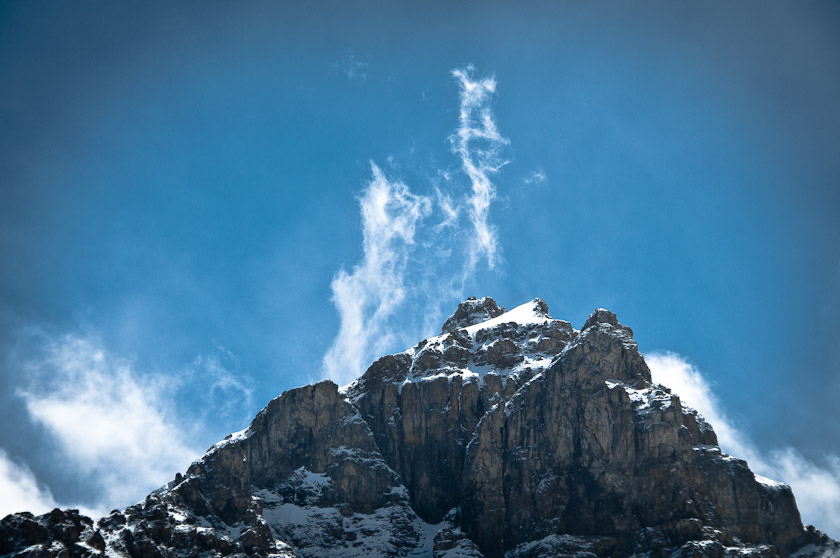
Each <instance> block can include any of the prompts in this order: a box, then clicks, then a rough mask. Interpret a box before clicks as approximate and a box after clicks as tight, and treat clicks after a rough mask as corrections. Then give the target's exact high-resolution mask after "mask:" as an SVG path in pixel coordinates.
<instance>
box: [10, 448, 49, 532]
mask: <svg viewBox="0 0 840 558" xmlns="http://www.w3.org/2000/svg"><path fill="white" fill-rule="evenodd" d="M0 494H2V495H3V497H2V498H0V518H3V517H6V515H8V514H10V513H15V512H21V511H28V512H32V513H34V514H36V515H39V514H42V513H46V512H48V511H50V510H52V509H53V508H55V507H57V506H56V503H55V500H53V497H52V495H51V494H50V491H49V490H48V489H46V488H41V487H40V486H38V482H37V481H36V480H35V475H33V474H32V471H30V470H29V468H27V467H26V466H25V465H22V464H18V463H15V462H14V461H12V460H11V458H10V457H9V456H8V454H7V453H6V452H5V451H4V450H2V449H0Z"/></svg>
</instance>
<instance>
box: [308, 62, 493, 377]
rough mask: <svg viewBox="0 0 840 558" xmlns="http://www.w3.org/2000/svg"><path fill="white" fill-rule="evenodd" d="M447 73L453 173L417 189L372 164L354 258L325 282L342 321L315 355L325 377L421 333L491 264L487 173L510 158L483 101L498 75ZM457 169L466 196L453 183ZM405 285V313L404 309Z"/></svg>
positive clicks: (349, 372)
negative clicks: (424, 190)
mask: <svg viewBox="0 0 840 558" xmlns="http://www.w3.org/2000/svg"><path fill="white" fill-rule="evenodd" d="M452 76H453V77H454V78H455V81H456V82H457V84H458V89H459V117H458V123H457V126H456V128H455V131H454V132H453V134H452V135H451V136H450V137H449V141H450V145H451V152H452V154H454V155H455V156H456V157H457V160H458V163H459V167H460V170H459V171H457V172H451V171H448V170H438V171H437V176H438V178H439V179H440V180H439V181H437V182H435V183H434V184H433V185H431V187H430V188H428V190H429V193H428V194H421V193H414V192H412V191H411V189H410V188H409V186H408V185H407V184H405V183H404V182H403V181H402V180H399V179H395V178H389V177H387V176H386V174H385V172H384V171H383V170H381V169H380V167H378V166H377V165H375V164H371V168H372V175H373V176H372V178H371V180H370V181H369V182H368V184H367V186H366V188H365V190H364V192H363V193H362V195H361V197H360V209H361V220H362V235H363V247H364V253H363V257H362V261H361V262H360V263H358V264H357V265H355V266H354V267H353V268H352V270H351V271H349V272H348V271H346V270H344V269H342V270H341V271H339V273H338V274H337V275H336V276H335V278H334V279H333V281H332V293H333V302H334V303H335V306H336V309H337V310H338V313H339V318H340V327H339V332H338V334H337V336H336V337H335V339H334V341H333V343H332V345H331V347H330V348H329V350H328V351H327V353H326V355H325V357H324V359H323V374H324V375H325V376H326V377H329V378H332V379H335V380H337V381H339V382H341V383H344V382H346V381H348V380H351V379H353V378H355V377H356V376H358V375H359V374H360V373H361V372H362V371H363V369H364V368H363V367H364V366H366V365H368V364H370V362H371V361H372V360H373V359H374V358H376V357H378V356H381V354H383V352H384V351H386V350H387V349H388V348H391V347H392V345H393V342H394V340H395V339H396V338H398V337H399V338H400V339H402V338H406V339H410V338H414V337H416V336H418V335H420V334H421V333H426V332H428V331H429V329H430V328H431V327H433V324H436V322H437V321H438V319H439V316H440V313H441V310H440V309H441V305H443V304H449V303H451V302H452V300H453V299H454V298H458V297H462V296H463V291H464V286H465V285H466V284H467V282H468V281H469V280H470V279H471V278H472V276H473V274H474V273H475V271H476V270H477V268H478V266H479V264H480V263H481V262H486V264H487V267H489V268H491V269H493V268H494V267H495V266H496V265H497V264H498V262H499V259H500V252H501V250H500V248H499V241H498V234H497V232H496V229H495V227H494V226H493V224H492V222H491V219H490V207H491V204H492V202H493V200H494V199H495V197H496V186H495V184H494V182H493V177H494V176H495V175H496V174H498V172H499V170H500V169H501V168H502V167H503V166H504V165H505V164H507V162H508V161H507V159H505V158H504V157H503V150H504V147H505V146H507V145H508V140H507V139H505V138H504V137H503V136H502V135H501V134H500V132H499V130H498V128H497V126H496V121H495V116H494V114H493V111H492V107H491V102H492V100H493V98H494V96H495V91H496V81H495V79H494V78H493V77H480V78H477V77H475V69H474V68H473V67H472V66H467V67H466V68H463V69H456V70H454V71H453V72H452ZM462 176H464V177H466V182H467V184H468V193H466V194H463V193H460V192H459V191H458V188H457V186H456V184H457V180H458V178H459V177H462ZM425 186H428V185H425ZM408 292H410V293H411V294H412V297H411V298H412V304H413V308H412V310H413V312H406V311H405V310H406V309H405V304H406V295H407V293H408ZM407 315H408V316H414V315H422V319H420V320H419V323H418V322H417V321H413V320H412V319H411V318H410V317H409V318H406V316H407ZM397 318H400V319H397ZM438 325H439V324H438Z"/></svg>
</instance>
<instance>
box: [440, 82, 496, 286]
mask: <svg viewBox="0 0 840 558" xmlns="http://www.w3.org/2000/svg"><path fill="white" fill-rule="evenodd" d="M452 75H453V76H454V77H455V79H456V81H457V82H458V85H459V87H460V101H461V102H460V112H459V115H458V128H457V129H456V130H455V133H454V134H453V135H452V136H451V137H450V142H451V143H452V152H453V153H454V154H455V155H457V156H458V158H459V159H460V160H461V165H462V167H463V170H464V172H465V173H466V175H467V177H468V178H469V181H470V186H471V188H472V192H471V194H470V195H469V196H468V197H467V200H466V205H467V212H468V214H469V217H470V222H471V223H472V226H473V230H474V235H473V236H472V237H471V239H470V240H471V243H472V249H471V250H470V251H469V252H468V254H467V256H468V257H467V262H466V268H465V274H467V275H469V274H471V273H472V272H473V271H474V269H475V266H476V265H477V264H478V262H479V261H480V260H481V259H482V258H486V259H487V264H488V265H489V266H490V268H491V269H492V268H493V267H495V265H496V263H497V259H498V257H499V247H498V244H499V239H498V233H497V232H496V228H495V227H494V226H493V225H492V224H491V223H490V204H491V202H492V201H493V199H495V197H496V186H495V184H494V183H493V181H492V179H491V177H492V176H493V175H495V174H497V173H498V172H499V170H500V169H501V168H502V167H503V166H504V165H506V164H507V163H508V162H509V161H508V160H507V159H506V158H505V157H504V156H503V154H502V149H503V148H504V147H505V146H506V145H508V144H509V143H510V142H509V141H508V140H507V139H506V138H504V137H503V136H502V135H501V134H500V133H499V129H498V127H497V126H496V119H495V117H494V115H493V111H492V108H491V104H490V103H491V101H492V99H493V96H494V95H495V93H496V80H495V78H494V77H492V76H490V77H484V78H475V77H474V75H475V68H474V67H473V66H467V67H466V68H463V69H456V70H453V71H452Z"/></svg>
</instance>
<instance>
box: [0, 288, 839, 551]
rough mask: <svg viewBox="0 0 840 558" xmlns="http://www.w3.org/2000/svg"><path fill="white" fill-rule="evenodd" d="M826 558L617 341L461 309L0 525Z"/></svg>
mask: <svg viewBox="0 0 840 558" xmlns="http://www.w3.org/2000/svg"><path fill="white" fill-rule="evenodd" d="M792 553H795V555H796V556H797V557H801V558H805V557H810V556H813V557H817V556H819V557H820V558H828V557H830V556H840V546H838V544H837V543H835V542H833V541H831V540H830V539H828V538H827V537H825V536H824V535H822V534H821V533H819V532H818V531H816V530H814V529H813V528H809V529H808V530H806V529H804V528H803V526H802V523H801V520H800V518H799V513H798V510H797V509H796V504H795V501H794V498H793V494H792V492H791V490H790V488H789V487H787V486H786V485H783V484H780V483H774V482H772V481H767V480H766V479H763V478H761V477H756V476H755V475H753V474H752V472H750V470H749V468H748V466H747V464H746V462H744V461H742V460H739V459H736V458H734V457H731V456H728V455H725V454H723V453H721V451H720V448H719V447H718V445H717V439H716V437H715V434H714V431H713V429H712V428H711V426H709V425H708V424H707V423H706V422H705V421H704V420H703V418H702V417H701V416H699V415H698V414H697V413H696V412H695V411H693V410H692V409H689V408H687V407H685V406H683V405H682V403H681V401H680V399H679V397H678V396H677V395H675V394H673V393H671V392H670V391H669V390H667V388H663V387H662V386H657V385H654V384H652V382H651V377H650V371H649V370H648V368H647V365H646V364H645V362H644V359H643V357H642V355H641V354H640V353H639V351H638V348H637V346H636V342H635V341H634V340H633V332H632V330H631V329H630V328H628V327H626V326H623V325H622V324H620V323H619V322H618V320H617V319H616V317H615V315H614V314H612V313H611V312H608V311H606V310H603V309H598V310H596V311H595V312H594V313H593V314H592V315H591V316H590V317H589V319H587V321H586V322H585V324H584V326H583V328H582V329H581V330H580V331H578V330H575V329H574V328H573V327H572V326H571V324H569V322H565V321H562V320H555V319H553V318H551V316H550V315H549V313H548V307H547V305H546V304H545V302H543V301H542V300H540V299H535V300H534V301H532V302H530V303H527V304H524V305H522V306H519V307H517V308H514V309H513V310H511V311H508V312H506V311H505V310H504V309H503V308H499V307H498V305H497V304H496V302H495V301H494V300H493V299H491V298H481V299H475V298H470V299H468V300H467V301H465V302H463V303H461V304H460V305H459V307H458V309H457V310H456V312H455V313H454V314H453V316H451V317H450V318H449V319H448V320H447V321H446V322H445V324H444V326H443V328H442V330H441V334H440V335H439V336H436V337H432V338H430V339H426V340H424V341H422V342H420V343H418V344H417V345H416V346H414V347H413V348H411V349H409V350H408V351H405V352H403V353H398V354H395V355H389V356H386V357H383V358H381V359H379V360H377V361H376V362H375V363H374V364H373V365H371V367H370V368H369V369H368V370H367V371H366V372H365V373H364V374H363V375H362V376H361V377H360V378H359V379H358V380H356V381H355V382H353V383H352V384H350V385H349V386H346V387H345V388H341V389H340V388H338V386H336V385H335V384H334V383H332V382H329V381H325V382H320V383H318V384H315V385H310V386H304V387H301V388H296V389H293V390H289V391H287V392H285V393H283V394H282V395H281V396H280V397H278V398H276V399H274V400H272V401H271V402H270V403H269V404H268V405H267V406H266V407H265V408H264V409H263V410H262V411H260V412H259V413H258V414H257V416H256V418H255V419H254V421H253V422H252V423H251V425H250V426H249V427H248V428H247V429H246V430H244V431H242V432H239V433H237V434H234V435H231V436H229V437H228V438H226V439H225V440H223V441H222V442H220V443H218V444H216V445H215V446H213V447H212V448H211V449H210V450H208V452H207V453H206V454H205V456H204V457H202V458H201V459H199V460H198V461H196V462H195V463H193V464H192V465H191V466H190V468H189V469H188V470H187V471H186V473H185V474H184V475H181V474H178V475H176V478H175V480H173V481H172V482H171V483H169V484H168V485H167V486H165V487H162V488H161V489H159V490H157V491H155V492H153V493H152V494H150V495H149V496H148V497H147V498H146V499H145V500H144V501H143V502H141V503H139V504H136V505H134V506H129V507H128V508H126V509H125V510H122V511H114V512H112V513H111V514H110V515H109V516H107V517H105V518H102V519H100V520H98V521H93V520H90V519H89V518H86V517H84V516H80V515H79V514H78V512H76V511H74V510H67V511H61V510H54V511H53V512H51V513H50V514H45V515H43V516H39V517H34V516H32V515H31V514H27V513H21V514H13V515H10V516H7V517H6V518H5V519H3V520H2V521H0V556H33V557H34V556H103V555H107V556H130V557H132V558H146V557H157V556H161V557H163V556H208V557H209V556H243V555H244V556H285V557H291V556H300V557H319V556H351V557H352V556H359V557H361V556H432V555H433V556H435V557H436V558H444V557H448V558H455V557H479V556H487V557H501V556H507V557H509V558H528V557H537V556H579V557H592V556H615V557H624V556H634V557H642V556H645V557H650V558H657V557H662V556H692V557H708V558H712V557H714V558H718V557H723V556H761V557H768V558H769V557H772V556H781V557H785V556H789V555H791V554H792Z"/></svg>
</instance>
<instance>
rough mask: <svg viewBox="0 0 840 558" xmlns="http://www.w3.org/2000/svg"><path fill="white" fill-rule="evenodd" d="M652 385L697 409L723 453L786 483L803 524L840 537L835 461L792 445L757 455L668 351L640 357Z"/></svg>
mask: <svg viewBox="0 0 840 558" xmlns="http://www.w3.org/2000/svg"><path fill="white" fill-rule="evenodd" d="M645 360H646V361H647V363H648V366H649V367H650V371H651V374H652V375H653V381H654V382H656V383H659V384H662V385H664V386H667V387H669V388H670V389H671V390H673V391H674V393H676V394H677V395H679V396H680V400H682V401H683V402H684V403H685V404H686V405H687V406H689V407H692V408H694V409H696V410H697V411H698V412H699V413H700V414H701V415H703V416H704V417H705V418H706V420H707V421H708V422H709V423H710V424H711V425H712V427H713V428H714V429H715V433H716V434H717V437H718V442H719V443H720V447H721V448H722V449H723V451H725V452H726V453H729V454H731V455H734V456H736V457H740V458H742V459H745V460H746V461H747V462H748V463H749V466H750V469H752V471H753V472H754V473H757V474H759V475H762V476H765V477H768V478H771V479H774V480H779V481H782V482H784V483H786V484H789V485H790V487H791V488H792V489H793V494H794V496H795V497H796V503H797V505H798V506H799V511H800V514H801V515H802V521H803V522H804V523H805V524H813V525H815V526H816V527H817V528H819V529H820V530H822V531H824V532H825V533H828V534H829V535H830V536H832V537H834V538H840V457H838V456H837V455H836V454H829V455H826V456H824V459H823V462H822V463H816V462H815V461H813V460H810V459H808V458H806V457H805V456H803V455H802V454H801V453H799V452H798V451H797V450H796V449H794V448H792V447H782V448H776V449H773V450H770V451H761V450H759V449H758V448H757V447H756V446H755V444H753V443H752V442H751V441H750V440H749V439H748V438H747V437H746V436H744V434H743V433H742V432H741V431H739V430H738V428H737V426H736V425H735V424H734V423H733V421H732V420H731V419H730V418H729V417H728V416H727V414H726V412H725V411H724V409H723V407H722V406H721V404H720V401H719V400H718V399H717V398H716V397H715V395H714V393H713V392H712V389H711V386H710V385H709V383H708V381H706V379H705V377H704V376H703V374H702V373H701V372H700V370H698V369H697V367H695V366H694V365H693V364H691V363H690V362H689V361H688V360H687V359H685V358H684V357H682V356H680V355H678V354H676V353H672V352H667V353H652V354H649V355H645Z"/></svg>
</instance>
